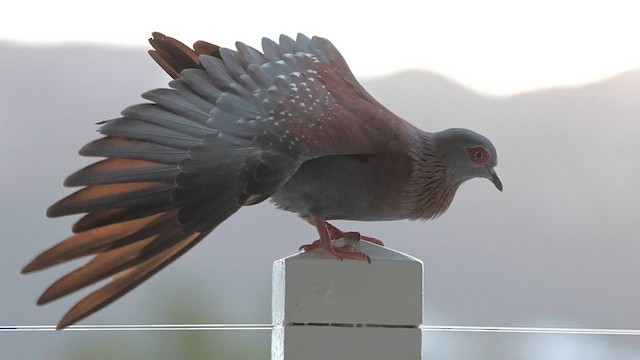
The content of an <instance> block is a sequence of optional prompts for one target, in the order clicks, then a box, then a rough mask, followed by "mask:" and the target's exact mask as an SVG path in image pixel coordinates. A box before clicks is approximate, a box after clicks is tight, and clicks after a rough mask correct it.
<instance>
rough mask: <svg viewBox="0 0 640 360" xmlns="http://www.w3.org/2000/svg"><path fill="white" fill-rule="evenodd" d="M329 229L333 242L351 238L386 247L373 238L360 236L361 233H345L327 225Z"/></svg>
mask: <svg viewBox="0 0 640 360" xmlns="http://www.w3.org/2000/svg"><path fill="white" fill-rule="evenodd" d="M327 228H328V229H329V234H331V239H333V240H337V239H341V238H349V239H355V240H363V241H367V242H370V243H372V244H376V245H380V246H384V243H383V242H382V241H380V240H378V239H376V238H374V237H371V236H364V235H360V233H359V232H356V231H347V232H343V231H342V230H340V229H338V228H337V227H335V226H333V225H331V224H329V223H327Z"/></svg>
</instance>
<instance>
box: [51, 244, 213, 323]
mask: <svg viewBox="0 0 640 360" xmlns="http://www.w3.org/2000/svg"><path fill="white" fill-rule="evenodd" d="M207 233H208V231H207V232H205V233H192V234H188V235H184V237H183V238H182V239H180V240H179V241H177V242H175V243H174V244H173V245H172V246H171V247H169V248H168V249H165V250H164V251H163V252H160V253H158V254H156V255H155V256H152V257H150V258H148V259H147V260H146V261H144V262H142V263H140V264H138V265H136V266H134V267H131V268H129V269H127V270H124V271H122V272H120V273H119V274H117V275H116V276H114V277H113V280H112V281H111V282H110V283H108V284H107V285H105V286H104V287H102V288H100V289H98V290H97V291H95V292H93V293H91V294H89V295H88V296H87V297H85V298H84V299H82V300H80V301H79V302H78V303H77V304H76V305H74V306H73V307H72V308H71V309H70V310H69V311H68V312H67V313H66V314H65V315H64V316H63V317H62V319H61V320H60V322H59V323H58V326H57V329H63V328H65V327H67V326H69V325H71V324H73V323H75V322H77V321H79V320H81V319H83V318H85V317H86V316H88V315H91V314H92V313H94V312H96V311H98V310H100V309H102V308H103V307H105V306H107V305H109V304H110V303H112V302H113V301H115V300H117V299H119V298H120V297H121V296H123V295H124V294H126V293H128V292H129V291H131V290H133V289H134V288H135V287H137V286H138V285H140V284H141V283H142V282H144V281H145V280H146V279H148V278H149V277H151V276H152V275H153V274H155V273H156V272H158V271H160V270H162V269H163V268H164V267H165V266H167V265H169V264H170V263H171V262H172V261H173V260H175V259H177V258H178V257H179V256H180V255H182V254H183V253H184V252H186V251H187V250H189V249H190V248H192V247H193V246H194V245H195V244H197V243H198V242H199V241H200V240H201V239H202V238H204V236H206V234H207Z"/></svg>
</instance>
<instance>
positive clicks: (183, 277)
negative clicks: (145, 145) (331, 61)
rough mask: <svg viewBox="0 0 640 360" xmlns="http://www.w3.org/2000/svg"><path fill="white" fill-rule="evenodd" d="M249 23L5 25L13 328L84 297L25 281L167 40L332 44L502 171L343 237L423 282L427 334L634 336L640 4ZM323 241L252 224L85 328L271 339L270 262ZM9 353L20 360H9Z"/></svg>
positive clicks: (502, 350)
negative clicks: (458, 132) (152, 51)
mask: <svg viewBox="0 0 640 360" xmlns="http://www.w3.org/2000/svg"><path fill="white" fill-rule="evenodd" d="M416 4H417V3H415V2H408V1H394V2H388V3H380V5H371V4H370V5H367V6H366V7H358V6H356V5H351V4H348V3H347V2H344V1H342V2H338V1H324V2H317V3H313V4H307V3H302V2H294V1H282V2H278V3H274V2H254V1H247V2H243V3H242V4H239V3H220V4H218V3H215V2H209V3H206V4H205V3H203V4H200V3H197V2H190V1H184V2H180V3H175V2H173V3H163V2H161V1H160V2H158V1H154V2H146V1H140V2H135V3H134V2H131V1H129V2H119V1H110V2H108V3H100V4H96V3H91V2H87V3H85V4H84V5H79V4H77V3H75V2H70V1H57V2H44V1H21V2H19V3H13V4H11V5H9V6H8V8H7V9H5V19H4V20H3V21H2V22H0V78H1V79H2V86H1V87H0V125H1V127H0V152H1V153H0V154H1V156H0V169H2V170H0V171H1V172H0V175H1V176H0V198H1V201H0V214H1V215H2V216H0V285H1V288H0V289H1V293H2V296H0V325H51V324H54V323H56V322H57V321H58V320H59V318H60V317H61V316H62V314H63V313H64V312H65V311H66V310H67V309H68V308H69V307H71V305H72V304H73V303H74V301H76V300H78V299H79V298H80V297H81V296H83V295H86V292H81V293H80V294H77V295H74V296H71V297H69V298H65V299H61V300H59V301H56V302H54V303H52V304H50V305H47V306H44V307H36V305H35V300H36V299H37V298H38V296H39V295H40V293H41V292H42V291H43V290H44V288H45V287H46V286H47V285H49V284H50V283H51V282H52V281H53V280H55V279H57V278H58V277H59V276H61V275H63V274H64V273H65V272H68V271H69V270H70V269H73V268H75V267H76V266H78V265H79V263H74V264H69V265H65V266H59V267H57V268H54V269H51V270H48V271H45V272H42V273H38V274H34V275H29V276H22V275H20V274H19V272H20V269H21V268H22V266H24V265H25V264H26V262H27V261H29V260H30V259H31V258H32V257H33V256H34V255H36V254H37V253H38V252H40V251H41V250H43V249H45V248H47V247H49V246H51V245H53V244H54V243H55V242H57V241H59V240H62V239H63V238H65V237H66V236H68V235H69V232H70V225H71V224H72V223H73V222H74V220H75V218H72V217H69V218H63V219H46V218H45V217H44V211H45V209H46V208H47V207H48V206H49V205H51V204H52V203H53V202H55V201H56V200H58V199H60V198H61V197H63V196H65V195H67V194H69V193H70V192H71V190H70V189H65V188H63V187H62V185H61V184H62V180H63V179H64V178H65V177H66V176H67V175H68V174H70V173H71V172H73V171H75V170H77V169H79V168H80V167H82V166H84V165H86V164H88V163H89V162H90V161H89V160H88V159H83V158H81V157H79V156H78V155H77V150H78V149H79V148H80V147H81V146H82V145H84V144H85V143H87V142H88V141H90V140H92V139H94V138H96V137H98V134H97V133H96V132H95V130H96V129H97V126H96V125H94V123H96V122H98V121H101V120H105V119H111V118H115V117H118V114H119V112H120V111H121V110H122V109H123V108H124V107H126V106H129V105H132V104H134V103H139V102H141V101H142V99H141V98H140V97H139V94H140V93H142V92H144V91H146V90H149V89H152V88H156V87H164V86H166V83H167V82H168V76H167V75H166V74H165V73H164V72H163V71H162V70H161V69H160V68H159V67H158V66H156V65H155V63H154V62H153V61H152V60H151V58H149V57H148V55H147V53H146V50H147V49H148V48H149V46H148V45H147V43H146V39H147V38H148V37H149V36H150V32H151V31H162V32H164V33H166V34H167V35H170V36H173V37H176V38H178V39H180V40H183V41H185V42H186V43H191V42H193V41H195V40H198V39H203V40H208V41H211V42H214V43H218V44H220V45H223V46H227V47H232V46H233V45H234V41H235V40H240V41H243V42H245V43H247V44H249V45H253V46H256V47H257V46H259V44H260V38H261V37H262V36H268V37H271V38H277V36H278V35H279V34H280V33H286V34H289V35H290V36H295V34H296V33H297V32H303V33H306V34H307V35H314V34H315V35H321V36H324V37H327V38H329V39H330V40H332V42H333V43H334V45H336V47H338V49H340V51H341V52H342V54H343V55H344V57H345V58H346V60H347V61H348V62H349V64H350V65H351V68H352V70H353V71H354V73H355V74H356V75H357V76H358V77H359V78H360V79H361V80H362V82H363V84H364V85H365V87H366V88H367V89H368V90H370V92H371V93H372V94H373V95H374V96H375V97H376V98H378V99H379V100H380V101H381V102H382V103H383V104H385V105H386V106H387V107H389V108H390V109H391V110H393V111H394V112H396V113H398V114H399V115H400V116H402V117H404V118H405V119H407V120H409V121H410V122H412V123H414V124H415V125H417V126H419V127H421V128H423V129H425V130H433V131H436V130H441V129H445V128H449V127H468V128H471V129H474V130H476V131H478V132H480V133H482V134H484V135H486V136H488V137H489V138H490V139H491V140H492V141H493V143H494V144H495V145H496V148H497V149H498V154H499V165H498V167H497V171H498V174H499V175H500V177H501V179H502V181H503V183H504V186H505V191H504V192H503V193H499V192H497V191H496V190H495V188H494V187H493V185H492V184H491V183H490V182H488V181H485V180H474V181H471V182H469V183H467V184H465V185H464V186H463V187H462V188H461V189H460V191H459V192H458V194H457V196H456V199H455V200H454V202H453V205H452V206H451V208H450V209H449V211H448V212H447V213H446V214H445V215H444V216H443V217H441V218H439V219H437V220H436V221H432V222H409V221H398V222H390V223H356V222H337V223H336V225H338V227H340V228H343V229H344V230H357V231H360V232H362V233H363V234H367V235H372V236H376V237H378V238H380V239H383V240H384V241H385V243H386V245H387V246H389V247H391V248H393V249H396V250H399V251H402V252H405V253H408V254H411V255H413V256H415V257H418V258H420V259H421V260H422V261H423V262H424V265H425V319H424V323H425V324H428V325H475V326H535V327H582V328H615V329H640V311H638V309H637V307H638V304H639V303H640V286H639V285H638V281H637V274H638V273H640V262H638V260H637V257H638V254H639V253H640V241H638V238H639V233H640V231H639V230H638V218H639V214H640V186H639V185H638V184H639V180H640V161H639V159H638V151H639V149H638V146H639V144H640V143H639V142H638V139H640V122H639V121H638V119H640V102H639V101H638V100H640V98H639V94H640V47H639V46H638V45H637V34H638V33H640V22H638V21H637V19H636V16H637V14H638V12H637V10H638V9H635V8H634V7H635V6H636V5H633V3H632V2H622V1H606V2H605V1H591V2H584V1H581V2H578V1H575V2H574V1H536V2H513V1H495V0H489V1H483V2H473V1H449V2H446V4H444V3H442V2H423V3H421V4H420V6H419V7H418V5H416ZM315 236H316V234H315V230H314V229H313V228H312V227H310V226H308V225H307V224H306V223H304V222H302V221H300V220H299V219H297V218H296V216H295V215H293V214H289V213H285V212H282V211H277V210H275V209H274V207H273V206H272V205H271V204H269V203H263V204H260V205H257V206H252V207H247V208H245V209H243V210H242V211H240V212H239V213H238V214H236V215H234V216H233V217H232V218H231V219H229V220H228V221H226V222H225V223H223V224H222V226H220V227H219V228H218V229H217V230H216V231H215V232H214V233H213V234H212V235H210V236H209V238H207V239H206V240H205V241H203V242H202V243H201V244H199V245H198V246H197V247H196V248H194V249H193V250H192V251H190V252H189V253H187V254H186V255H184V256H183V257H182V258H181V259H180V260H178V261H176V262H175V263H174V264H172V265H171V266H169V267H168V268H166V269H165V270H163V271H162V272H161V273H159V274H158V275H156V276H155V277H154V278H152V279H150V280H149V281H147V282H146V283H145V284H143V285H141V286H140V287H139V288H138V289H136V290H135V291H133V292H132V293H130V294H128V295H127V296H125V297H124V298H122V299H121V300H119V301H117V302H116V303H114V304H112V305H111V306H109V307H107V308H106V309H104V310H102V311H100V312H99V313H97V314H95V315H94V316H92V317H90V318H89V319H87V320H85V321H83V322H82V323H83V324H169V323H269V322H270V286H271V280H270V275H271V264H272V262H273V261H274V260H276V259H278V258H281V257H284V256H287V255H289V254H291V253H294V252H295V251H296V250H297V248H298V246H299V245H300V244H303V243H307V242H309V241H310V240H313V239H315ZM424 334H425V336H424V341H423V342H424V358H425V359H439V360H440V359H447V360H466V359H496V360H502V359H505V360H507V359H509V360H510V359H527V360H528V359H552V360H555V359H557V360H566V359H580V360H592V359H593V360H595V359H598V360H599V359H623V360H626V359H638V358H640V338H638V337H633V336H589V335H550V334H545V335H535V334H482V333H434V332H425V333H424ZM269 347H270V333H269V332H267V331H231V332H224V331H212V332H57V333H52V332H43V333H7V332H3V333H0V349H2V354H3V358H7V359H88V358H91V359H115V358H118V359H146V358H148V359H176V358H188V359H205V358H206V359H268V358H269V354H270V350H269ZM7 354H8V355H7Z"/></svg>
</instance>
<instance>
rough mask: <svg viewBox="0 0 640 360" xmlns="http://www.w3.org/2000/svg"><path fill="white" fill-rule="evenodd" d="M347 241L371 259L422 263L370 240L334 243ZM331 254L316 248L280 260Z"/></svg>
mask: <svg viewBox="0 0 640 360" xmlns="http://www.w3.org/2000/svg"><path fill="white" fill-rule="evenodd" d="M347 243H350V244H353V245H354V246H355V248H356V250H357V251H361V252H364V253H365V254H367V255H369V258H370V259H371V261H372V262H373V261H376V260H377V261H380V260H387V261H388V260H392V261H411V262H419V263H420V264H422V261H421V260H420V259H418V258H415V257H413V256H410V255H407V254H404V253H401V252H399V251H396V250H393V249H390V248H388V247H385V246H380V245H376V244H372V243H370V242H368V241H362V240H361V241H357V240H350V239H339V240H335V241H334V242H333V244H334V245H336V246H342V245H345V244H347ZM331 258H332V257H331V255H329V254H328V253H326V252H325V251H322V250H314V251H310V252H305V251H301V252H298V253H296V254H293V255H289V256H287V257H285V258H282V259H280V260H279V261H282V260H284V261H288V260H299V259H318V260H324V259H331ZM344 261H361V260H350V259H346V260H344Z"/></svg>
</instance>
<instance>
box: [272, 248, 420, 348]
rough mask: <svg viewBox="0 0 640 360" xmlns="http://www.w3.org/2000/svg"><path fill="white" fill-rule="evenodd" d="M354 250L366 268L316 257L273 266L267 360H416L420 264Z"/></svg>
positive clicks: (382, 251) (381, 251)
mask: <svg viewBox="0 0 640 360" xmlns="http://www.w3.org/2000/svg"><path fill="white" fill-rule="evenodd" d="M340 242H344V240H339V241H337V242H336V244H340ZM355 246H356V248H357V249H358V250H359V251H363V252H365V253H366V254H367V255H369V257H370V258H371V263H370V264H369V263H367V262H366V261H361V260H344V261H339V260H337V259H333V258H330V257H329V255H328V254H326V253H323V252H321V251H313V252H308V253H298V254H295V255H292V256H289V257H286V258H284V259H280V260H277V261H275V262H274V263H273V298H272V317H273V324H274V325H275V328H274V330H273V334H272V339H271V359H272V360H329V359H344V360H347V359H348V360H365V359H366V360H391V359H392V360H419V359H421V347H422V334H421V331H420V328H419V325H420V324H421V323H422V295H423V291H422V284H423V280H422V278H423V269H422V262H421V261H420V260H418V259H415V258H413V257H411V256H408V255H405V254H402V253H399V252H397V251H394V250H391V249H389V248H385V247H381V246H377V245H374V244H371V243H369V242H365V241H360V242H356V243H355Z"/></svg>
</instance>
